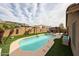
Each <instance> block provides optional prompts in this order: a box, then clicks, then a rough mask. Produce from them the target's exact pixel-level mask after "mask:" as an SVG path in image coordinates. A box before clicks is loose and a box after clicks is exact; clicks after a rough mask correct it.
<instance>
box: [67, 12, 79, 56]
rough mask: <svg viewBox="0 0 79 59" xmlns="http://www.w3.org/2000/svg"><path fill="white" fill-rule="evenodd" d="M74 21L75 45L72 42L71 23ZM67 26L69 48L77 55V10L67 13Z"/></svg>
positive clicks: (78, 41) (78, 21)
mask: <svg viewBox="0 0 79 59" xmlns="http://www.w3.org/2000/svg"><path fill="white" fill-rule="evenodd" d="M74 22H76V31H75V32H76V39H75V45H76V46H75V47H74V45H73V42H72V24H73V23H74ZM67 27H68V32H69V36H70V37H71V48H72V52H73V54H74V55H79V12H75V13H70V14H68V19H67Z"/></svg>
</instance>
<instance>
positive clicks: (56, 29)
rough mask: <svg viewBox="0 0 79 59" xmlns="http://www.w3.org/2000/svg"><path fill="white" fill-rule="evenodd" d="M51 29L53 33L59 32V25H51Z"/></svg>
mask: <svg viewBox="0 0 79 59" xmlns="http://www.w3.org/2000/svg"><path fill="white" fill-rule="evenodd" d="M49 30H50V32H52V33H59V31H60V30H59V27H51V28H49Z"/></svg>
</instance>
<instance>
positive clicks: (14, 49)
mask: <svg viewBox="0 0 79 59" xmlns="http://www.w3.org/2000/svg"><path fill="white" fill-rule="evenodd" d="M40 35H44V34H40ZM34 36H36V35H34ZM30 37H33V36H30ZM30 37H27V38H30ZM25 38H26V37H25ZM22 39H24V38H21V39H18V40H16V41H14V42H13V43H12V44H11V45H10V52H9V55H10V56H44V55H45V54H46V53H47V52H48V50H49V49H50V48H51V46H52V45H53V44H54V41H53V40H49V41H48V42H47V44H46V45H44V46H43V47H42V48H41V49H38V50H36V51H23V50H20V49H19V44H18V42H19V41H21V40H22Z"/></svg>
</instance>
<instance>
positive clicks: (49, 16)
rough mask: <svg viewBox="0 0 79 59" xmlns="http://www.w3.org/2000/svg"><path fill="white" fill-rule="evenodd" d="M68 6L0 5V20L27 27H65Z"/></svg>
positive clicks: (52, 4) (53, 4) (56, 4)
mask: <svg viewBox="0 0 79 59" xmlns="http://www.w3.org/2000/svg"><path fill="white" fill-rule="evenodd" d="M68 5H70V4H62V3H51V4H50V3H44V4H43V3H41V4H39V8H38V7H37V6H38V5H37V4H36V3H35V4H34V3H27V4H0V19H2V20H9V21H15V22H21V23H26V24H29V25H36V24H44V25H51V26H58V25H59V24H60V23H64V25H65V10H66V8H67V6H68Z"/></svg>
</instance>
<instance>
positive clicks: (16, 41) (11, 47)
mask: <svg viewBox="0 0 79 59" xmlns="http://www.w3.org/2000/svg"><path fill="white" fill-rule="evenodd" d="M38 35H44V34H38ZM34 36H37V35H32V36H28V37H23V38H20V39H17V40H15V41H14V42H12V43H11V45H10V51H9V54H11V52H13V51H14V50H16V49H18V48H19V45H18V43H19V41H21V40H23V39H25V38H31V37H34ZM13 46H14V48H13Z"/></svg>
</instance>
